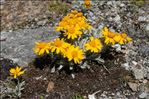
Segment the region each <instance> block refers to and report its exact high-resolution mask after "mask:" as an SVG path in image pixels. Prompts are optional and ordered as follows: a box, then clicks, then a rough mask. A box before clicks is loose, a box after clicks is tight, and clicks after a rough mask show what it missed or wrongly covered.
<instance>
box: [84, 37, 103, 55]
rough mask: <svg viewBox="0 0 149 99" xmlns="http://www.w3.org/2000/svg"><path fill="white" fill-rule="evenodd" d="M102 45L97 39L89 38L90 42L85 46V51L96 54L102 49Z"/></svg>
mask: <svg viewBox="0 0 149 99" xmlns="http://www.w3.org/2000/svg"><path fill="white" fill-rule="evenodd" d="M102 47H103V46H102V43H101V42H100V40H99V39H98V38H94V37H90V41H89V42H87V43H86V44H85V48H86V50H90V51H91V52H94V53H97V52H99V51H101V49H102Z"/></svg>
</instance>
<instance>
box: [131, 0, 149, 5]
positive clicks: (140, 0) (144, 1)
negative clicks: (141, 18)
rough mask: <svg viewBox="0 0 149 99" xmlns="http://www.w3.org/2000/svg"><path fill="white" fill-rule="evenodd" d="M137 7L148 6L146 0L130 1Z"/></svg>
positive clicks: (148, 2)
mask: <svg viewBox="0 0 149 99" xmlns="http://www.w3.org/2000/svg"><path fill="white" fill-rule="evenodd" d="M131 1H132V3H134V4H135V5H137V6H144V5H145V4H149V1H148V0H131Z"/></svg>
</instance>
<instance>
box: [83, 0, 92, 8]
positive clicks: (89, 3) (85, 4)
mask: <svg viewBox="0 0 149 99" xmlns="http://www.w3.org/2000/svg"><path fill="white" fill-rule="evenodd" d="M84 6H85V7H86V8H90V7H91V1H90V0H84Z"/></svg>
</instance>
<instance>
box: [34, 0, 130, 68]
mask: <svg viewBox="0 0 149 99" xmlns="http://www.w3.org/2000/svg"><path fill="white" fill-rule="evenodd" d="M87 2H88V1H87ZM55 29H56V31H58V32H59V33H60V34H59V37H58V38H55V39H54V40H51V41H49V42H36V43H35V44H36V46H35V47H34V52H35V53H36V54H37V55H45V54H48V55H49V56H50V57H51V59H52V60H53V61H52V62H51V63H52V64H55V66H57V65H58V66H61V67H65V66H67V67H70V70H71V69H73V68H76V67H77V66H79V67H81V68H86V67H89V65H87V64H89V63H90V62H91V61H92V60H94V61H97V62H101V61H102V62H103V60H102V59H101V57H100V56H101V52H102V51H104V50H105V49H106V48H107V46H112V45H115V44H119V45H124V44H127V43H129V42H131V41H132V39H131V38H130V37H128V36H127V34H126V33H117V32H112V31H110V30H109V29H108V28H107V27H104V28H103V29H102V30H101V32H95V31H93V30H96V29H94V28H93V27H92V26H91V25H90V24H89V23H88V21H87V18H86V17H85V16H84V15H83V13H82V12H79V11H77V10H73V11H71V12H70V13H69V14H68V15H66V16H65V17H64V18H63V19H62V20H61V21H60V22H59V23H58V25H57V26H56V28H55ZM97 33H98V34H101V35H102V36H98V37H94V35H97Z"/></svg>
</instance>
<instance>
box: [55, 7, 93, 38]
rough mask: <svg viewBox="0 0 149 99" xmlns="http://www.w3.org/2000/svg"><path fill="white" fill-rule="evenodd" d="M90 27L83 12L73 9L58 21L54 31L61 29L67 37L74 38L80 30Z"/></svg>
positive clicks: (79, 33)
mask: <svg viewBox="0 0 149 99" xmlns="http://www.w3.org/2000/svg"><path fill="white" fill-rule="evenodd" d="M90 28H92V27H91V26H90V25H89V24H88V23H87V19H86V18H85V17H84V16H83V13H81V12H78V11H77V10H73V11H71V13H69V14H68V15H67V16H65V17H64V18H63V19H62V20H61V21H60V22H59V24H58V26H56V31H61V30H62V31H64V32H65V33H64V35H65V36H67V39H74V38H77V37H79V36H80V35H81V34H82V32H81V30H86V29H90Z"/></svg>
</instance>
